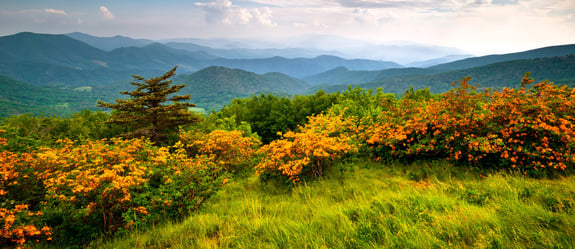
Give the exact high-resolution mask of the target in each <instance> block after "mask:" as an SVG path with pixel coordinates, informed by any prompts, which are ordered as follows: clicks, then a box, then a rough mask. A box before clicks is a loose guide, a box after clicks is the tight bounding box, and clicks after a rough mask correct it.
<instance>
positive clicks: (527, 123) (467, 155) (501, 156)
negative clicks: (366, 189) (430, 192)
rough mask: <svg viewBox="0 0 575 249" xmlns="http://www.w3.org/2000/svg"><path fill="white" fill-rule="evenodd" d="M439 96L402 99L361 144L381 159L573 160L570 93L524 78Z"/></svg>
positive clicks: (574, 117)
mask: <svg viewBox="0 0 575 249" xmlns="http://www.w3.org/2000/svg"><path fill="white" fill-rule="evenodd" d="M468 81H469V78H466V79H464V80H462V81H461V82H460V86H459V87H458V88H456V89H453V90H451V91H449V92H447V93H444V94H443V95H442V97H441V98H440V99H428V100H425V101H413V100H412V99H410V98H404V99H402V100H401V101H400V102H399V105H398V106H397V107H394V108H392V109H390V110H389V111H384V112H383V113H382V115H381V116H380V117H378V119H377V121H376V122H375V124H374V126H373V127H372V128H368V129H366V130H367V138H368V139H367V140H366V142H367V143H368V144H369V145H370V146H372V148H373V149H372V152H373V153H374V155H376V157H378V158H381V159H403V160H415V159H426V158H430V157H431V158H447V159H449V160H451V161H453V162H454V163H457V164H466V165H473V166H478V167H500V168H509V169H512V168H516V169H521V170H522V171H524V172H528V171H529V172H534V171H537V170H540V169H544V168H551V169H557V170H565V168H566V167H567V166H568V165H572V164H573V163H575V125H574V122H575V90H574V89H572V88H568V87H559V86H556V85H553V84H552V83H548V82H542V83H539V84H537V85H535V86H533V88H532V89H529V90H528V89H526V88H525V85H527V84H529V83H531V82H530V80H529V79H528V75H526V77H525V78H524V79H523V84H522V87H521V88H520V89H507V88H506V89H503V90H502V91H497V90H490V89H486V90H484V91H478V90H477V88H476V87H475V86H471V85H469V83H468Z"/></svg>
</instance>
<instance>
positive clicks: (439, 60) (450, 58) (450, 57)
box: [405, 54, 473, 67]
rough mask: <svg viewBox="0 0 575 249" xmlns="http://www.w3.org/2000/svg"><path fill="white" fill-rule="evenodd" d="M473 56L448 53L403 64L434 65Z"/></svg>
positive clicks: (411, 65) (410, 65)
mask: <svg viewBox="0 0 575 249" xmlns="http://www.w3.org/2000/svg"><path fill="white" fill-rule="evenodd" d="M470 57H473V56H472V55H464V54H457V55H448V56H444V57H440V58H435V59H430V60H424V61H416V62H412V63H409V64H407V65H405V66H406V67H432V66H435V65H441V64H445V63H449V62H454V61H459V60H463V59H467V58H470Z"/></svg>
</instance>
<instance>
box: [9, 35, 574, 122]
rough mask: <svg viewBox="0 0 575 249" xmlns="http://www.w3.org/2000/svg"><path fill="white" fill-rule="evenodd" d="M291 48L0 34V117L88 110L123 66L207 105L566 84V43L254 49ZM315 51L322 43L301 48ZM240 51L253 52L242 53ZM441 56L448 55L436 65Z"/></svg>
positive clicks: (118, 80) (570, 77) (114, 92)
mask: <svg viewBox="0 0 575 249" xmlns="http://www.w3.org/2000/svg"><path fill="white" fill-rule="evenodd" d="M422 49H423V48H422ZM424 50H425V49H424ZM290 51H291V52H292V53H306V51H304V50H302V49H254V48H246V49H238V50H233V49H222V48H217V47H209V46H205V44H201V45H198V44H194V43H189V42H183V41H169V42H166V43H164V44H161V43H157V42H154V41H150V40H141V39H140V40H137V39H131V38H129V37H122V36H115V37H107V38H106V37H94V36H90V35H86V34H82V33H72V34H67V35H50V34H35V33H19V34H15V35H11V36H4V37H0V87H1V89H0V116H3V115H13V114H18V113H23V112H28V111H29V112H33V113H47V114H66V113H70V112H73V111H79V110H82V109H86V108H91V109H95V103H96V100H98V99H102V100H105V101H113V100H114V99H115V98H118V97H121V96H120V95H119V91H120V90H128V89H130V87H131V85H129V84H128V82H129V81H130V80H131V77H130V75H132V74H135V75H141V76H144V77H146V78H148V77H152V76H158V75H161V74H163V73H165V72H166V71H167V70H169V69H171V68H172V67H174V66H176V65H178V72H177V76H176V77H174V79H173V80H174V81H175V82H176V83H178V84H182V83H183V84H186V85H187V86H186V87H185V88H183V89H182V93H183V94H188V93H189V94H190V95H191V96H192V102H194V103H196V104H197V105H198V106H199V107H202V108H204V109H207V110H210V109H212V108H215V109H219V108H221V107H222V106H223V105H225V104H227V103H229V102H230V101H231V100H232V99H234V98H242V97H247V96H251V95H253V94H258V93H264V92H266V93H275V94H279V95H293V94H300V93H311V92H314V91H316V90H319V89H323V90H325V91H328V92H330V91H337V90H344V89H347V87H348V85H352V86H361V87H363V88H370V89H375V88H377V87H383V89H384V91H385V92H390V93H403V92H404V91H405V90H406V89H407V88H409V86H413V87H415V88H424V87H429V88H430V89H431V90H432V91H433V92H443V91H447V90H449V89H450V88H451V85H450V84H449V83H451V82H454V81H457V80H460V79H461V78H462V77H466V76H471V77H472V80H471V83H472V84H481V85H482V87H497V88H501V87H517V86H518V84H519V81H520V80H521V77H522V76H523V74H524V73H525V72H532V77H533V78H534V79H535V80H536V81H541V80H546V79H548V80H550V81H554V82H557V83H561V84H566V85H571V86H573V85H575V55H574V54H575V45H562V46H552V47H545V48H539V49H534V50H529V51H525V52H520V53H512V54H502V55H489V56H482V57H470V58H467V55H453V56H447V57H441V58H437V59H433V60H428V61H422V62H417V63H414V64H410V65H412V66H413V65H419V67H403V66H401V65H399V64H397V63H393V62H386V61H377V60H365V59H343V58H341V57H337V56H333V55H319V56H315V57H313V58H287V57H280V56H274V57H267V58H255V57H257V56H255V54H257V53H260V54H261V55H265V54H267V53H289V52H290ZM318 51H322V50H317V49H309V50H308V51H307V53H312V54H313V53H316V52H318ZM332 52H333V51H332ZM234 53H235V54H234ZM242 54H246V55H249V56H255V57H254V58H242V57H241V55H242ZM224 56H230V57H233V56H238V58H235V59H234V58H225V57H224ZM458 59H459V60H458ZM453 60H455V61H453ZM440 62H447V63H443V64H439V65H436V63H440Z"/></svg>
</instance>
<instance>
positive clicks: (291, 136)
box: [255, 114, 357, 183]
mask: <svg viewBox="0 0 575 249" xmlns="http://www.w3.org/2000/svg"><path fill="white" fill-rule="evenodd" d="M353 124H354V122H353V119H351V118H348V119H344V118H343V115H339V116H334V115H330V114H320V115H316V116H312V117H310V118H309V122H308V123H307V124H306V125H305V126H303V127H300V131H298V132H287V133H286V134H283V136H282V137H283V138H282V139H278V140H274V141H273V142H271V143H270V144H268V145H264V146H262V147H261V149H260V153H262V154H263V155H264V157H263V158H262V160H261V162H260V163H259V164H257V165H256V167H255V168H256V173H257V174H262V173H265V172H279V173H281V174H282V175H285V176H288V177H289V178H290V179H291V180H292V182H293V183H297V182H298V181H300V179H301V177H302V176H315V177H317V176H321V175H323V171H324V169H325V168H326V167H327V166H329V164H330V163H331V162H333V161H334V160H336V159H338V158H340V157H341V156H343V155H344V154H346V153H350V152H353V151H356V150H357V148H356V146H355V145H354V144H353V139H352V136H350V135H351V134H352V132H351V129H352V127H353Z"/></svg>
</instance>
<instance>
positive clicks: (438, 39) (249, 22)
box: [0, 0, 575, 63]
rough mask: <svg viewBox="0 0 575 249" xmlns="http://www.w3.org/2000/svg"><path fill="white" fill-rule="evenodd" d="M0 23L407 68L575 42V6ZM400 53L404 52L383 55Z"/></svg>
mask: <svg viewBox="0 0 575 249" xmlns="http://www.w3.org/2000/svg"><path fill="white" fill-rule="evenodd" d="M0 23H2V25H1V26H0V36H5V35H10V34H14V33H18V32H22V31H30V32H37V33H60V34H65V33H71V32H83V33H88V34H91V35H96V36H115V35H124V36H129V37H133V38H144V39H151V40H165V39H174V38H202V39H211V40H212V41H213V39H215V38H218V39H226V40H229V39H242V40H244V41H248V42H247V43H248V44H247V45H250V43H251V45H253V46H254V47H257V48H261V47H266V46H267V48H270V47H272V46H282V45H283V46H284V48H286V47H297V48H314V49H322V50H338V51H340V52H342V53H343V56H346V57H349V56H352V57H357V58H360V57H362V58H368V56H369V59H382V60H394V61H397V62H399V63H408V62H413V61H416V60H425V59H432V58H436V57H437V55H438V54H433V53H435V52H437V51H443V52H441V55H443V56H445V55H449V54H474V55H484V54H488V53H509V52H517V51H523V50H528V49H533V48H537V47H543V46H551V45H559V44H571V43H575V1H573V0H554V1H548V0H525V1H522V0H477V1H470V0H451V1H442V0H441V1H440V0H305V1H303V0H289V1H288V0H202V1H199V0H196V1H194V0H166V1H149V0H144V1H142V0H138V1H136V0H123V1H77V0H50V1H46V0H24V1H2V2H1V3H0ZM254 41H258V42H254ZM232 45H234V44H228V46H232ZM235 45H236V46H239V44H235ZM242 45H246V44H245V43H244V44H242ZM393 46H396V47H395V48H396V49H395V51H396V52H397V54H393V53H391V52H389V50H383V49H382V50H381V51H380V50H379V49H377V48H378V47H379V48H381V47H393ZM417 47H420V48H421V49H429V48H430V47H433V48H434V49H432V50H430V51H429V54H430V56H428V58H421V57H418V58H409V56H410V54H409V53H407V52H406V51H404V49H405V48H408V49H410V50H412V49H416V48H417ZM392 51H393V50H392ZM421 52H422V51H419V52H418V53H419V54H421ZM423 52H425V51H423Z"/></svg>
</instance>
